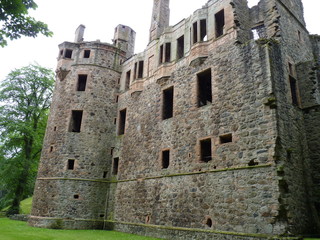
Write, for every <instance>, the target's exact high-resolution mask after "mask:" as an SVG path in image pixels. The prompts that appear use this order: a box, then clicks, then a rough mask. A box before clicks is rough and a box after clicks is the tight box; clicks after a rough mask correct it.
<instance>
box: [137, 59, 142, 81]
mask: <svg viewBox="0 0 320 240" xmlns="http://www.w3.org/2000/svg"><path fill="white" fill-rule="evenodd" d="M142 77H143V61H139V71H138V78H142Z"/></svg>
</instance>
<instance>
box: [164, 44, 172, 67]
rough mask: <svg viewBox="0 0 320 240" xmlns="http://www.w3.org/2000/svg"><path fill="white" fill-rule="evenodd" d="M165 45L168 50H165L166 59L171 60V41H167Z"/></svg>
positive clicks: (166, 60)
mask: <svg viewBox="0 0 320 240" xmlns="http://www.w3.org/2000/svg"><path fill="white" fill-rule="evenodd" d="M165 46H166V51H165V57H164V61H165V62H170V60H171V43H166V45H165Z"/></svg>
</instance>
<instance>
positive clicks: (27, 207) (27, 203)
mask: <svg viewBox="0 0 320 240" xmlns="http://www.w3.org/2000/svg"><path fill="white" fill-rule="evenodd" d="M31 206H32V197H29V198H26V199H24V200H22V201H21V203H20V209H21V214H27V215H28V214H30V213H31ZM8 209H9V207H6V208H4V209H2V210H1V212H3V211H4V212H6V211H8Z"/></svg>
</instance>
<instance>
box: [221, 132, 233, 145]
mask: <svg viewBox="0 0 320 240" xmlns="http://www.w3.org/2000/svg"><path fill="white" fill-rule="evenodd" d="M219 139H220V144H224V143H230V142H232V134H231V133H229V134H226V135H222V136H220V137H219Z"/></svg>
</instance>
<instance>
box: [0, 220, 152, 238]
mask: <svg viewBox="0 0 320 240" xmlns="http://www.w3.org/2000/svg"><path fill="white" fill-rule="evenodd" d="M0 239H1V240H115V239H116V240H156V239H157V238H149V237H141V236H137V235H133V234H125V233H119V232H115V231H102V230H53V229H45V228H33V227H30V226H28V225H27V223H26V222H21V221H13V220H10V219H8V218H0Z"/></svg>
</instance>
